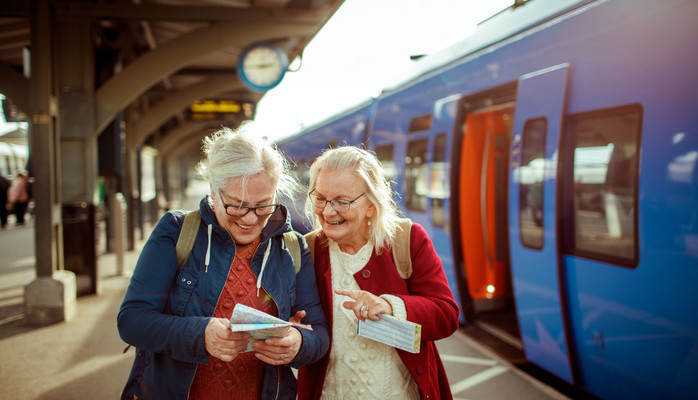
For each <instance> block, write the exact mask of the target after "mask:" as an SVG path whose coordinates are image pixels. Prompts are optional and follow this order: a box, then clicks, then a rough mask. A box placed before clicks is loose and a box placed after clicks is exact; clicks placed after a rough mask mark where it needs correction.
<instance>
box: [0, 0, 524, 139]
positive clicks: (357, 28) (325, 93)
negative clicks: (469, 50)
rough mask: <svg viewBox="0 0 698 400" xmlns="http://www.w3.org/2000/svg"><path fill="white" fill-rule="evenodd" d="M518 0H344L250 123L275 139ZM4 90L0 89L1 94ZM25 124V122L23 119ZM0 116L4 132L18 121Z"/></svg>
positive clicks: (351, 100) (342, 106) (375, 88)
mask: <svg viewBox="0 0 698 400" xmlns="http://www.w3.org/2000/svg"><path fill="white" fill-rule="evenodd" d="M513 2H514V0H345V2H344V4H343V5H342V6H341V7H340V8H339V9H338V10H337V12H335V14H334V15H333V16H332V18H330V20H329V21H328V22H327V23H326V24H325V26H324V27H323V28H322V29H321V30H320V31H319V32H318V34H317V35H316V36H315V37H314V38H313V40H312V41H311V42H310V43H308V45H307V46H306V48H305V50H304V52H303V57H302V62H300V61H299V59H296V60H293V61H292V62H291V65H290V68H289V70H292V71H296V72H291V71H289V72H287V73H286V76H285V77H284V79H283V80H282V81H281V83H280V84H279V86H277V87H276V88H274V89H272V90H270V91H269V92H267V93H266V94H265V95H264V97H263V98H262V100H261V101H260V102H259V104H258V105H257V113H256V116H255V120H254V122H253V123H252V125H253V126H252V128H253V129H255V130H257V131H259V132H260V134H262V135H264V136H267V137H268V138H270V139H272V140H280V139H283V138H284V137H287V136H290V135H293V134H294V133H297V132H298V131H299V130H300V129H302V128H303V127H304V126H310V125H312V124H314V123H316V122H319V121H321V120H322V119H324V118H326V117H329V116H330V115H333V114H337V113H339V112H341V111H343V110H346V109H348V108H350V107H352V106H353V105H356V104H358V103H359V102H361V101H363V100H366V99H368V98H370V97H372V96H376V95H378V94H379V93H380V90H381V89H382V88H383V86H384V85H385V84H386V83H387V82H388V81H389V79H390V78H391V77H392V76H394V75H396V74H397V72H399V71H403V70H405V69H408V68H409V67H410V66H411V65H412V64H413V63H414V61H411V60H410V56H412V55H421V54H431V53H434V52H436V51H438V50H440V49H443V48H445V47H447V46H449V45H451V44H453V43H455V42H457V41H460V40H462V39H464V38H466V37H467V36H468V35H470V34H472V33H473V32H474V31H475V28H476V26H477V23H478V22H480V21H482V20H484V19H486V18H488V17H489V16H491V15H493V14H495V13H497V12H499V11H501V10H502V9H504V8H506V7H508V6H509V5H511V4H512V3H513ZM0 96H2V95H1V94H0ZM24 124H25V125H24V126H26V123H24ZM17 126H18V124H16V123H12V124H8V123H6V122H5V118H4V115H3V116H2V117H0V135H2V134H3V133H5V132H8V131H12V130H14V129H16V128H17Z"/></svg>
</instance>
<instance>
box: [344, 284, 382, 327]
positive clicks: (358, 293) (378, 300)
mask: <svg viewBox="0 0 698 400" xmlns="http://www.w3.org/2000/svg"><path fill="white" fill-rule="evenodd" d="M334 292H335V293H337V294H339V295H342V296H349V297H351V298H352V299H354V301H345V302H344V303H342V305H343V306H344V308H346V309H348V310H354V314H356V317H357V318H358V319H360V320H362V321H366V318H368V319H370V320H372V321H379V320H380V319H381V317H380V315H379V314H388V315H393V306H391V305H390V303H388V301H387V300H385V299H384V298H382V297H378V296H376V295H375V294H373V293H371V292H367V291H365V290H355V289H335V290H334Z"/></svg>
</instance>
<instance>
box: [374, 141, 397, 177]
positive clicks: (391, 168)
mask: <svg viewBox="0 0 698 400" xmlns="http://www.w3.org/2000/svg"><path fill="white" fill-rule="evenodd" d="M376 158H377V159H378V161H380V162H381V166H382V167H383V175H384V176H385V178H386V179H387V180H388V181H389V182H393V181H395V160H394V159H393V145H392V144H384V145H381V146H376Z"/></svg>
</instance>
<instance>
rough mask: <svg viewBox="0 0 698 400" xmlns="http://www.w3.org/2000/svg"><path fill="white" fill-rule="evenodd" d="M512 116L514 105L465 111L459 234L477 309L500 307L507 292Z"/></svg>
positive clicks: (468, 289) (468, 288) (468, 285)
mask: <svg viewBox="0 0 698 400" xmlns="http://www.w3.org/2000/svg"><path fill="white" fill-rule="evenodd" d="M512 117H513V105H506V106H503V107H497V108H494V109H485V110H476V111H473V112H470V113H468V114H467V115H466V117H465V134H464V136H463V141H462V145H461V156H460V159H461V164H460V182H459V188H458V190H459V196H458V198H459V209H460V238H461V248H462V252H463V255H462V256H463V263H464V266H465V281H466V286H467V291H468V294H469V297H470V299H471V300H472V305H473V307H474V311H475V313H477V314H482V313H483V312H488V311H493V310H498V309H502V308H503V307H505V306H506V302H507V298H508V296H509V273H508V246H507V243H506V240H507V237H506V236H507V211H506V210H507V180H508V177H507V171H508V168H507V162H508V159H509V155H508V143H510V137H511V128H510V127H511V121H512ZM481 317H482V315H481Z"/></svg>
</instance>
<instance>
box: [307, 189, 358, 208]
mask: <svg viewBox="0 0 698 400" xmlns="http://www.w3.org/2000/svg"><path fill="white" fill-rule="evenodd" d="M365 194H366V192H363V193H361V194H360V195H359V196H358V197H357V198H355V199H354V200H344V199H334V200H327V199H326V198H324V197H322V196H320V195H319V194H317V193H310V200H312V201H313V205H314V206H315V208H317V209H318V210H324V209H325V207H326V206H327V203H330V206H332V208H333V209H334V210H335V211H337V212H340V213H342V212H347V211H349V208H351V205H352V204H353V203H354V202H355V201H356V200H358V199H359V198H361V196H363V195H365Z"/></svg>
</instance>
